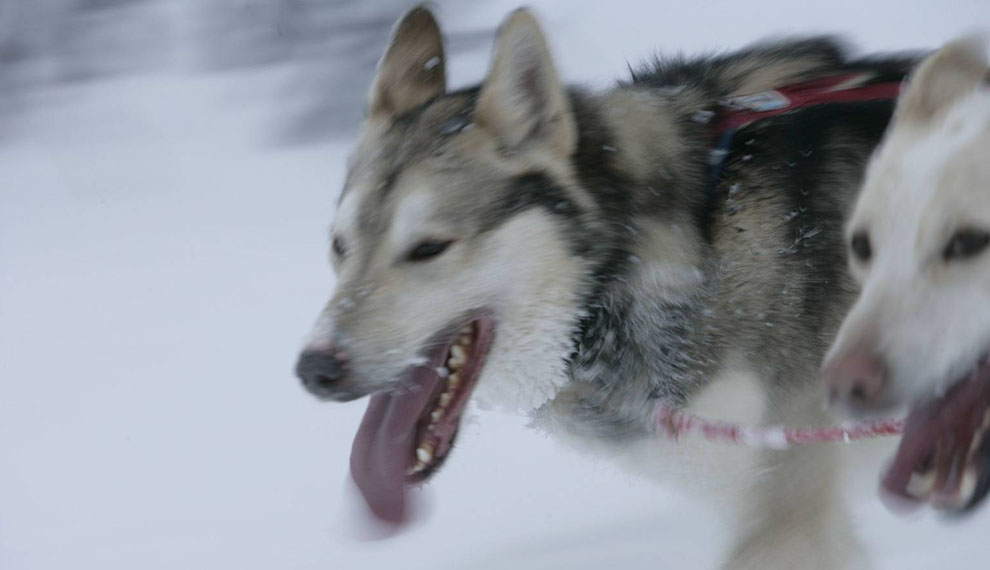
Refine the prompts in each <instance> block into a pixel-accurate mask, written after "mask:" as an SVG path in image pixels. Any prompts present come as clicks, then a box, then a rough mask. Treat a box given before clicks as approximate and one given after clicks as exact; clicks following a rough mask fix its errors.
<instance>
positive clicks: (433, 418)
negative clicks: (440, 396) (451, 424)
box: [430, 409, 443, 427]
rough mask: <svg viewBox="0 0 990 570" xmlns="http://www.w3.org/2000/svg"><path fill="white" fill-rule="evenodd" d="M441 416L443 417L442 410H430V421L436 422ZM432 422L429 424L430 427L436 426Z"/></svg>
mask: <svg viewBox="0 0 990 570" xmlns="http://www.w3.org/2000/svg"><path fill="white" fill-rule="evenodd" d="M442 417H443V410H440V409H436V410H433V411H432V412H430V421H432V422H433V424H436V423H437V422H439V421H440V418H442ZM433 424H430V427H436V426H435V425H433Z"/></svg>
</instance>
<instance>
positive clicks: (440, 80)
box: [368, 6, 447, 119]
mask: <svg viewBox="0 0 990 570" xmlns="http://www.w3.org/2000/svg"><path fill="white" fill-rule="evenodd" d="M445 64H446V62H445V61H444V53H443V36H441V34H440V26H439V25H438V24H437V20H436V18H435V17H433V13H432V12H430V10H429V9H428V8H426V7H425V6H416V7H415V8H412V9H411V10H409V11H408V12H406V14H405V15H404V16H402V18H400V19H399V22H398V23H397V24H396V25H395V28H394V29H393V30H392V39H391V40H390V41H389V45H388V48H387V49H386V50H385V55H384V56H382V59H381V61H380V62H379V63H378V72H377V74H376V75H375V79H374V81H373V82H372V84H371V93H370V94H369V96H368V116H369V117H371V118H383V119H394V118H395V117H397V116H399V115H401V114H403V113H405V112H407V111H410V110H412V109H414V108H416V107H418V106H420V105H422V104H423V103H426V102H427V101H429V100H430V99H433V98H434V97H437V96H439V95H442V94H443V93H444V91H446V89H447V72H446V65H445Z"/></svg>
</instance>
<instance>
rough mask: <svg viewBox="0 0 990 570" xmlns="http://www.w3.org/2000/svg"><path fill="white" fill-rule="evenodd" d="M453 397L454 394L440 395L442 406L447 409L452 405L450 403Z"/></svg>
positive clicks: (445, 393)
mask: <svg viewBox="0 0 990 570" xmlns="http://www.w3.org/2000/svg"><path fill="white" fill-rule="evenodd" d="M453 397H454V396H453V394H451V393H450V392H444V393H442V394H440V406H442V407H444V408H446V407H447V406H448V405H450V401H451V400H452V399H453Z"/></svg>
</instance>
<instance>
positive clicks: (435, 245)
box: [406, 239, 454, 261]
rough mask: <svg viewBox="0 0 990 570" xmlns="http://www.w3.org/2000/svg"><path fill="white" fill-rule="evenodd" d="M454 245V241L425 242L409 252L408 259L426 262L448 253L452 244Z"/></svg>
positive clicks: (432, 240) (437, 240) (431, 240)
mask: <svg viewBox="0 0 990 570" xmlns="http://www.w3.org/2000/svg"><path fill="white" fill-rule="evenodd" d="M452 243H454V241H453V240H440V239H428V240H423V241H422V242H420V243H419V245H417V246H416V247H414V248H413V249H412V250H411V251H410V252H409V255H408V256H406V259H408V260H409V261H426V260H427V259H431V258H434V257H436V256H438V255H440V254H441V253H443V252H445V251H447V248H448V247H450V244H452Z"/></svg>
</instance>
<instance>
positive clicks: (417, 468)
mask: <svg viewBox="0 0 990 570" xmlns="http://www.w3.org/2000/svg"><path fill="white" fill-rule="evenodd" d="M423 469H426V464H425V463H422V462H420V461H417V462H416V464H415V465H413V466H412V467H410V468H409V471H408V474H409V475H415V474H416V473H419V472H420V471H422V470H423Z"/></svg>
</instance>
